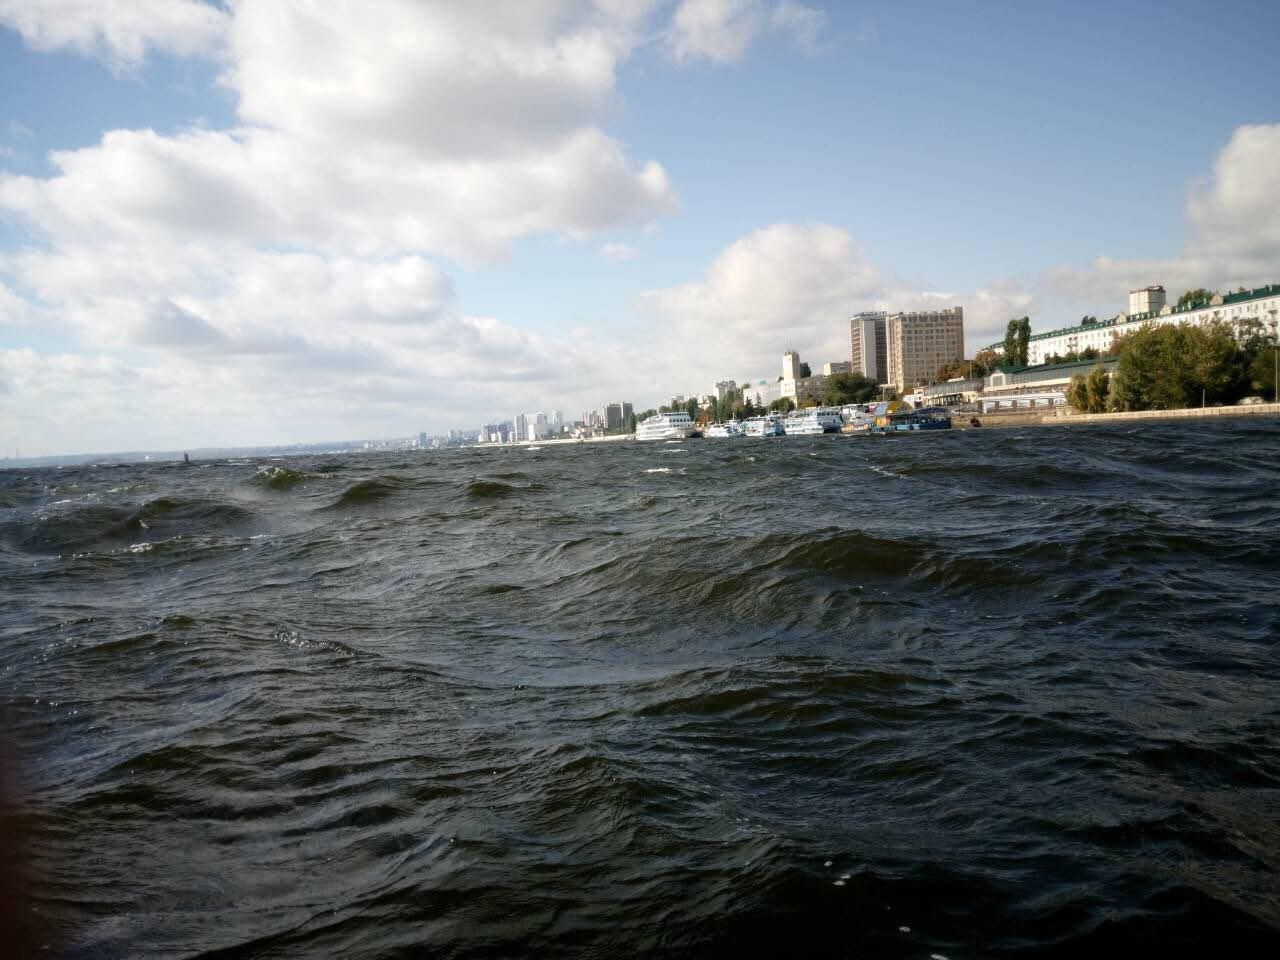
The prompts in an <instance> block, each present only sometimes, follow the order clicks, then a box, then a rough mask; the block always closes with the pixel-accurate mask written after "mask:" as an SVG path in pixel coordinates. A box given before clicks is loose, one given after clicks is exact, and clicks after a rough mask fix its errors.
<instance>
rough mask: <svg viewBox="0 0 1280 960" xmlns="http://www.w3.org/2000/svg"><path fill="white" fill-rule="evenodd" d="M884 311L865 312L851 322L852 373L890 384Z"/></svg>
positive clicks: (857, 315)
mask: <svg viewBox="0 0 1280 960" xmlns="http://www.w3.org/2000/svg"><path fill="white" fill-rule="evenodd" d="M887 316H888V314H886V313H885V312H884V311H883V310H865V311H863V312H862V313H859V314H856V315H855V316H854V317H853V319H852V320H850V321H849V340H850V345H851V346H852V348H853V353H852V356H853V359H852V360H851V361H850V363H851V364H852V368H853V369H852V372H853V373H860V374H862V375H863V376H864V377H866V378H867V379H868V380H874V381H875V382H876V383H887V382H888V372H889V371H888V365H887V364H888V360H887V358H886V355H885V317H887Z"/></svg>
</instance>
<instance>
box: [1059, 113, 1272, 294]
mask: <svg viewBox="0 0 1280 960" xmlns="http://www.w3.org/2000/svg"><path fill="white" fill-rule="evenodd" d="M1277 158H1280V124H1264V125H1257V126H1242V127H1238V128H1237V129H1236V130H1235V132H1234V133H1233V135H1232V137H1231V140H1230V142H1229V143H1227V145H1226V146H1225V147H1224V148H1223V149H1222V152H1221V153H1219V154H1218V157H1217V159H1216V160H1215V162H1214V165H1213V174H1212V176H1211V177H1210V178H1209V180H1208V181H1207V182H1206V183H1204V184H1203V185H1200V186H1198V187H1196V188H1195V189H1193V190H1192V191H1191V193H1190V196H1189V197H1188V199H1187V210H1186V213H1187V224H1188V229H1189V235H1188V239H1187V242H1186V243H1185V245H1184V246H1183V249H1182V251H1181V252H1180V253H1179V254H1178V255H1177V256H1175V257H1169V258H1166V259H1162V260H1140V259H1135V260H1128V259H1119V258H1115V257H1110V256H1100V257H1097V258H1096V259H1094V260H1093V261H1091V262H1090V263H1089V264H1088V266H1087V267H1083V268H1081V267H1074V266H1059V267H1055V268H1053V269H1051V270H1048V271H1046V272H1045V274H1044V277H1043V278H1042V284H1043V286H1044V287H1045V288H1046V289H1047V290H1049V291H1051V292H1053V293H1055V294H1057V295H1060V296H1063V297H1072V298H1075V299H1081V300H1086V299H1089V300H1095V301H1097V300H1106V301H1111V302H1113V303H1115V304H1116V309H1117V310H1119V309H1122V308H1123V307H1124V303H1125V301H1124V296H1125V293H1126V292H1127V291H1128V290H1131V289H1134V288H1137V287H1145V286H1147V285H1148V284H1151V283H1162V284H1164V286H1165V287H1166V288H1167V289H1168V290H1169V292H1170V294H1171V295H1172V296H1175V297H1176V296H1177V295H1178V294H1179V293H1181V292H1182V291H1183V290H1187V289H1194V288H1196V287H1207V288H1209V289H1211V290H1213V289H1226V288H1232V289H1234V288H1235V287H1237V286H1246V287H1252V286H1260V285H1262V284H1266V283H1274V282H1275V281H1276V279H1277V270H1278V269H1280V268H1278V266H1277V265H1278V264H1280V160H1278V159H1277Z"/></svg>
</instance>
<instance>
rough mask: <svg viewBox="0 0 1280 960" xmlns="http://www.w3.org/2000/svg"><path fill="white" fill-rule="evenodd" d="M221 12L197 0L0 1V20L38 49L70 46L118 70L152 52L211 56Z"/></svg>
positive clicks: (223, 24)
mask: <svg viewBox="0 0 1280 960" xmlns="http://www.w3.org/2000/svg"><path fill="white" fill-rule="evenodd" d="M228 19H229V18H228V16H227V13H226V11H225V10H223V9H222V8H221V7H219V6H217V5H215V4H212V3H202V2H200V0H38V2H36V0H0V24H3V25H4V26H7V27H11V28H12V29H14V30H16V31H17V32H18V33H20V34H21V35H22V39H23V40H24V41H25V42H26V43H27V44H28V45H29V46H31V47H33V48H34V49H36V50H74V51H76V52H77V53H81V54H84V55H86V56H92V57H98V58H101V59H103V60H105V61H107V62H108V63H109V64H111V65H112V66H113V67H115V68H117V69H123V68H129V67H135V66H137V65H138V64H139V63H141V62H142V60H143V59H144V58H145V57H146V56H147V54H148V53H149V52H151V51H153V50H155V51H160V52H162V53H168V54H173V55H175V56H180V57H190V56H210V55H212V54H214V53H216V52H217V51H218V50H219V49H220V47H221V45H222V42H223V40H224V38H225V35H226V31H227V25H228Z"/></svg>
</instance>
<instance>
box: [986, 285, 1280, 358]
mask: <svg viewBox="0 0 1280 960" xmlns="http://www.w3.org/2000/svg"><path fill="white" fill-rule="evenodd" d="M1147 289H1148V290H1153V289H1158V288H1150V287H1149V288H1147ZM1214 321H1222V322H1225V323H1229V324H1231V325H1232V327H1234V328H1235V330H1236V332H1237V335H1239V334H1241V333H1244V332H1247V330H1248V329H1249V328H1250V327H1254V326H1255V325H1256V326H1258V327H1260V328H1261V330H1262V331H1263V332H1266V333H1274V332H1276V329H1277V327H1278V326H1280V283H1273V284H1269V285H1267V286H1265V287H1258V288H1256V289H1254V290H1239V291H1237V292H1235V293H1228V294H1221V293H1217V294H1214V295H1213V296H1212V297H1211V298H1210V299H1208V300H1202V301H1199V302H1195V303H1189V304H1185V305H1184V306H1181V307H1177V306H1173V305H1171V304H1165V305H1164V306H1163V307H1161V308H1160V309H1159V310H1153V311H1150V312H1148V313H1133V314H1129V313H1118V314H1116V315H1115V316H1114V317H1111V318H1110V319H1109V320H1098V321H1094V322H1086V323H1082V324H1079V325H1078V326H1074V327H1063V328H1061V329H1059V330H1048V331H1045V332H1044V333H1034V334H1032V335H1031V339H1030V341H1029V342H1028V345H1027V364H1028V365H1029V366H1039V365H1040V364H1044V363H1047V362H1049V360H1050V358H1051V357H1065V356H1068V355H1070V354H1073V353H1074V354H1079V353H1081V352H1083V351H1085V350H1089V349H1094V350H1097V351H1098V352H1099V353H1102V354H1105V353H1107V352H1108V351H1109V350H1110V349H1111V345H1112V343H1113V342H1114V341H1115V340H1116V339H1117V338H1118V337H1122V336H1124V335H1125V334H1126V333H1132V332H1133V331H1134V330H1137V329H1138V328H1140V327H1141V326H1142V325H1143V324H1144V323H1158V324H1164V323H1192V324H1202V323H1213V322H1214ZM990 349H992V350H995V351H997V352H1002V351H1003V350H1004V343H1003V342H999V343H993V344H992V345H991V347H990Z"/></svg>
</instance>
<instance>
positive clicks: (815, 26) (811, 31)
mask: <svg viewBox="0 0 1280 960" xmlns="http://www.w3.org/2000/svg"><path fill="white" fill-rule="evenodd" d="M771 24H772V26H773V28H774V29H775V30H779V31H781V32H783V33H786V34H788V35H789V36H790V37H791V39H792V42H793V43H795V45H796V46H797V47H799V48H800V49H801V50H805V51H809V52H812V51H814V50H815V49H817V45H818V35H819V34H820V33H822V28H823V27H825V26H826V25H827V15H826V14H825V13H823V12H822V11H821V10H815V9H813V8H812V7H806V6H805V5H804V4H802V3H796V2H795V0H782V2H781V3H779V4H778V5H777V6H776V7H775V8H774V10H773V17H772V18H771Z"/></svg>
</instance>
